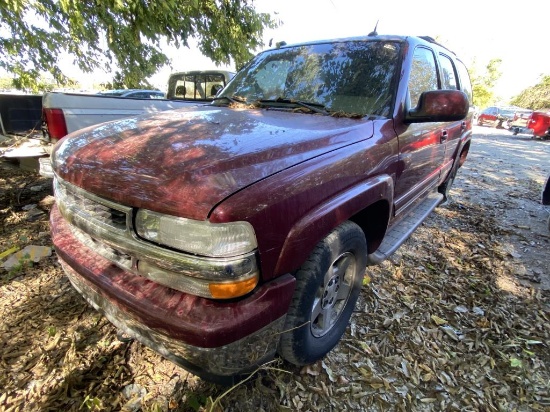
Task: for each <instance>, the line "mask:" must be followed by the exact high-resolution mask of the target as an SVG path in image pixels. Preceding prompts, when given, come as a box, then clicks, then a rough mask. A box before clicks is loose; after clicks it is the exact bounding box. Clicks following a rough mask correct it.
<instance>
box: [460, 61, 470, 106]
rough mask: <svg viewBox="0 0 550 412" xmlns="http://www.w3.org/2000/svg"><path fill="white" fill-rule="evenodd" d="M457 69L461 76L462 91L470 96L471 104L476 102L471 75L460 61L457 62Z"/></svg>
mask: <svg viewBox="0 0 550 412" xmlns="http://www.w3.org/2000/svg"><path fill="white" fill-rule="evenodd" d="M456 68H457V69H458V75H459V76H460V90H462V91H463V92H464V93H466V95H467V96H468V100H469V101H470V104H472V102H473V101H474V95H473V92H472V83H471V82H470V74H469V73H468V70H467V69H466V66H464V63H462V62H461V61H460V60H457V61H456Z"/></svg>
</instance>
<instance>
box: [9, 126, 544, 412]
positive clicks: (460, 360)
mask: <svg viewBox="0 0 550 412" xmlns="http://www.w3.org/2000/svg"><path fill="white" fill-rule="evenodd" d="M549 155H550V142H542V141H538V140H531V139H530V138H529V137H528V136H522V135H518V136H512V134H511V133H509V132H507V131H505V130H496V129H490V128H476V130H475V135H474V140H473V142H472V147H471V153H470V155H469V158H468V160H467V162H466V164H465V165H464V167H463V168H462V170H461V171H460V172H459V175H458V177H457V181H456V183H455V188H454V189H453V190H452V197H453V200H452V202H449V203H448V204H446V205H443V206H441V207H439V208H437V209H436V212H435V213H434V214H433V215H432V216H431V217H430V218H429V219H428V220H427V221H426V222H425V223H424V224H423V225H422V226H421V227H420V228H419V229H418V230H417V231H416V232H415V234H414V235H413V236H412V237H411V238H410V239H409V240H408V241H407V242H406V244H405V245H403V247H402V248H400V249H399V251H398V252H397V253H396V254H395V255H394V256H393V257H392V258H391V259H390V260H388V261H386V262H384V263H383V264H381V265H380V266H378V267H370V268H368V269H367V274H366V277H365V280H364V287H363V291H362V294H361V297H360V300H359V302H358V305H357V307H356V311H355V313H354V315H353V316H352V319H351V322H350V327H349V328H348V331H347V332H346V334H345V336H344V338H343V339H342V341H341V342H340V343H339V345H338V346H337V347H336V348H335V349H334V350H333V351H331V352H330V353H329V354H328V355H327V356H326V357H325V358H324V359H323V360H322V361H319V362H317V363H315V364H312V365H308V366H306V367H303V368H297V367H295V366H292V365H289V364H287V363H284V362H282V361H274V362H272V363H271V364H268V365H265V366H264V367H262V368H261V370H260V371H258V373H255V374H253V375H251V376H250V378H249V379H247V380H245V381H243V382H242V383H240V384H239V385H236V386H234V387H232V388H224V387H220V386H216V385H213V384H210V383H207V382H204V381H202V380H200V379H199V378H197V377H195V376H193V375H191V374H189V373H187V372H186V371H184V370H183V369H181V368H179V367H177V366H175V365H174V364H172V363H170V362H169V361H167V360H165V359H163V358H162V357H160V356H159V355H157V354H156V353H154V352H153V351H151V350H150V349H148V348H146V347H144V346H143V345H141V344H139V343H137V342H132V341H127V340H125V339H119V337H117V331H116V330H115V328H114V327H113V326H112V325H111V324H110V323H109V322H108V321H106V319H105V318H104V317H102V316H101V315H100V314H99V313H97V312H96V311H95V310H93V309H92V308H90V307H89V306H88V305H87V304H86V302H85V301H84V299H83V298H82V297H81V296H80V295H79V294H78V293H77V292H76V291H75V290H74V289H73V288H72V286H71V285H70V283H69V282H68V280H67V279H66V277H65V276H64V275H63V273H62V270H61V268H60V267H59V265H58V264H57V261H56V258H55V253H53V254H52V256H50V257H48V256H46V257H42V258H41V260H39V261H38V262H34V261H33V260H32V259H25V258H24V259H21V260H20V261H19V262H18V264H16V265H15V266H13V267H11V268H10V269H5V268H0V316H1V317H2V323H1V324H0V409H1V410H3V411H23V410H52V411H53V410H56V411H57V410H67V411H77V410H78V411H80V410H89V411H99V410H101V411H120V410H123V411H138V410H143V411H155V412H156V411H245V410H254V411H330V410H338V411H344V410H349V411H351V410H354V411H355V410H375V411H376V410H380V411H385V410H403V411H404V410H420V411H424V410H426V411H439V410H448V411H478V410H485V411H509V410H518V411H547V410H549V409H550V351H549V350H548V343H549V342H550V291H549V290H550V287H549V286H550V283H549V281H548V276H549V274H550V270H549V268H548V250H549V247H548V246H549V241H550V237H549V235H550V232H548V231H547V227H546V221H547V218H548V212H547V210H546V208H544V207H543V206H542V205H541V204H540V190H541V188H542V184H543V182H544V181H545V179H546V177H547V176H548V174H550V164H549V162H548V159H549V158H550V156H549ZM0 167H1V169H0V172H1V173H0V183H1V184H0V219H1V220H2V225H1V228H0V234H1V236H0V253H2V255H0V256H2V262H4V263H5V261H6V259H7V257H6V256H4V252H8V251H10V250H12V249H14V248H15V249H22V248H24V247H25V246H29V245H31V246H33V245H35V246H46V247H51V239H50V235H49V225H48V214H49V210H50V208H51V205H52V202H53V198H52V189H51V186H52V185H51V183H52V182H51V180H50V179H46V178H41V177H38V176H37V175H36V174H35V173H32V172H26V171H22V170H21V169H19V168H17V167H16V166H15V165H13V164H11V163H9V162H2V163H0Z"/></svg>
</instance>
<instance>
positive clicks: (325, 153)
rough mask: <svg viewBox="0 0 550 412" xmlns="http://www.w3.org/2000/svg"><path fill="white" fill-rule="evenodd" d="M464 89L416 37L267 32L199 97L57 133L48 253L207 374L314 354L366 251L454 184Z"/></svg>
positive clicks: (112, 311)
mask: <svg viewBox="0 0 550 412" xmlns="http://www.w3.org/2000/svg"><path fill="white" fill-rule="evenodd" d="M185 86H187V85H185ZM471 95H472V89H471V84H470V79H469V76H468V72H467V70H466V67H465V66H464V64H463V63H462V62H461V61H460V60H459V59H458V58H457V57H456V56H455V55H454V53H452V52H451V51H450V50H448V49H446V48H444V47H442V46H441V45H439V44H437V43H436V42H435V41H434V40H433V39H431V38H427V37H423V38H419V37H408V36H407V37H405V36H378V35H372V36H366V37H363V38H353V39H340V40H326V41H317V42H310V43H304V44H298V45H293V46H291V45H284V46H282V47H280V48H276V49H272V50H267V51H265V52H262V53H260V54H259V55H258V56H256V57H255V58H253V59H252V60H251V61H250V62H249V63H248V64H247V65H246V66H245V67H244V68H243V69H242V70H241V71H239V73H237V75H236V76H235V77H234V78H233V79H232V81H231V82H230V83H229V84H228V85H227V87H226V88H225V89H223V91H222V92H221V93H219V94H217V97H216V98H215V99H214V101H213V102H212V103H210V104H208V105H201V106H195V107H192V108H189V109H187V110H178V111H167V112H163V113H158V114H154V115H149V116H140V117H138V118H132V119H124V120H121V121H115V122H111V123H108V124H104V125H101V126H100V127H97V128H88V129H85V130H82V131H80V132H78V133H73V134H71V135H70V136H68V137H67V138H66V139H63V140H62V141H61V142H60V143H59V144H58V145H57V146H56V148H55V151H54V153H53V154H52V164H53V168H54V171H55V179H54V186H55V193H56V206H55V207H54V208H53V209H52V211H51V215H50V223H51V228H52V240H53V243H54V245H55V248H56V251H57V256H58V257H59V260H60V262H61V265H62V266H63V268H64V269H65V273H66V274H67V277H68V278H69V279H70V281H71V282H72V284H73V285H74V287H75V288H76V289H77V290H78V291H79V292H80V293H81V294H83V295H84V296H85V298H86V299H87V300H88V301H89V302H91V304H92V305H94V307H96V308H98V309H99V310H101V311H102V312H103V313H104V314H105V316H106V317H107V318H108V319H109V320H110V321H111V322H112V323H113V324H115V325H116V326H117V327H119V328H120V329H122V330H124V331H125V332H126V333H127V334H129V335H131V336H133V337H135V338H136V339H138V340H139V341H141V342H142V343H144V344H146V345H148V346H150V347H152V348H153V349H155V350H157V351H158V352H159V353H161V354H162V355H163V356H165V357H166V358H168V359H170V360H172V361H174V362H176V363H178V364H180V365H182V366H183V367H185V368H186V369H188V370H190V371H192V372H193V373H196V374H199V375H200V376H202V377H205V378H208V379H212V380H222V381H225V382H227V381H232V380H233V379H234V377H235V376H236V375H240V374H242V373H244V372H247V371H251V370H254V369H255V368H256V367H257V366H258V365H261V364H262V363H263V362H265V361H267V360H269V359H271V358H273V356H275V354H276V353H278V354H279V355H280V356H282V357H283V358H284V359H286V360H288V361H289V362H292V363H294V364H297V365H304V364H307V363H312V362H315V361H317V360H318V359H321V358H322V357H323V356H324V355H325V354H326V353H328V352H329V351H330V350H331V349H332V348H333V347H334V346H335V345H336V344H337V343H338V342H339V340H340V338H341V336H342V335H343V333H344V331H345V329H346V328H347V325H348V322H349V318H350V316H351V314H352V312H353V310H354V307H355V303H356V301H357V298H358V296H359V293H360V290H361V287H362V280H363V276H364V274H365V270H366V266H367V264H377V263H379V262H381V261H383V260H384V259H386V258H388V257H389V256H390V255H391V254H392V253H393V252H394V251H395V250H397V249H398V248H399V247H400V245H401V244H402V243H403V242H404V241H405V240H406V239H407V238H408V237H409V236H410V235H411V234H412V233H413V231H414V230H415V229H416V228H417V227H418V226H419V225H420V224H421V223H422V221H424V219H426V217H427V216H429V215H430V213H431V212H432V211H433V210H434V209H435V208H436V207H437V206H438V205H439V204H440V203H441V202H442V201H444V200H445V199H448V197H449V190H450V188H451V186H452V184H453V181H454V178H455V176H456V174H457V172H458V170H459V168H460V167H461V165H462V164H463V163H464V162H465V161H466V158H467V155H468V151H469V148H470V140H471V135H472V115H473V110H469V101H470V99H471Z"/></svg>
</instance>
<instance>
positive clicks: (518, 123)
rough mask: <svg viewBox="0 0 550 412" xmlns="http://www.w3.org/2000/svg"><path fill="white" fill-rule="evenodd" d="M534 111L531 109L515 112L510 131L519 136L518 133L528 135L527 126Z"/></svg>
mask: <svg viewBox="0 0 550 412" xmlns="http://www.w3.org/2000/svg"><path fill="white" fill-rule="evenodd" d="M531 113H533V111H532V110H529V109H516V110H515V112H514V118H513V119H512V121H511V122H510V130H511V131H512V132H513V133H514V135H517V134H518V133H526V132H527V131H528V128H527V125H528V123H529V118H530V117H531Z"/></svg>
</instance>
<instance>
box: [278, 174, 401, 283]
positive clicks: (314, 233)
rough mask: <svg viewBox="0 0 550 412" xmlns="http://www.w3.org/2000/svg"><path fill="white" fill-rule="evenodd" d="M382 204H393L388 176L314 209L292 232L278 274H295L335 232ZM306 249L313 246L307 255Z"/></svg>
mask: <svg viewBox="0 0 550 412" xmlns="http://www.w3.org/2000/svg"><path fill="white" fill-rule="evenodd" d="M379 201H386V202H387V203H388V205H390V206H389V207H391V205H392V204H393V179H392V178H391V176H389V175H380V176H376V177H373V178H371V179H368V180H366V181H364V182H361V183H359V184H357V185H355V186H352V187H350V188H348V189H347V190H345V191H343V192H340V193H339V194H338V195H336V196H334V197H332V198H331V199H329V200H327V201H326V202H324V203H322V204H320V205H318V206H317V207H315V208H314V209H312V210H311V211H310V212H309V213H308V214H307V215H305V216H304V217H302V219H300V220H299V221H298V222H297V223H296V224H295V225H294V226H293V227H292V229H291V230H290V232H289V234H288V236H287V238H286V241H285V243H284V245H283V248H282V250H281V254H280V256H279V259H278V261H277V266H276V269H275V273H288V272H293V271H295V270H296V269H297V268H299V267H300V265H301V264H302V263H303V262H304V256H309V254H310V253H311V251H312V250H313V248H314V247H315V246H316V245H317V243H319V242H320V241H321V240H322V239H323V238H324V237H325V236H326V235H328V234H329V232H330V231H331V230H332V229H334V228H335V227H336V226H338V225H339V224H341V223H342V222H344V221H346V220H348V219H350V218H351V217H353V216H355V215H357V214H358V213H360V212H361V211H362V210H364V209H365V208H367V207H369V206H370V205H372V204H374V203H376V202H379ZM388 216H389V214H388ZM373 218H376V217H373ZM387 223H388V222H385V224H386V226H387ZM304 245H311V247H309V248H308V249H309V250H307V254H304V252H305V251H306V250H305V248H304Z"/></svg>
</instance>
